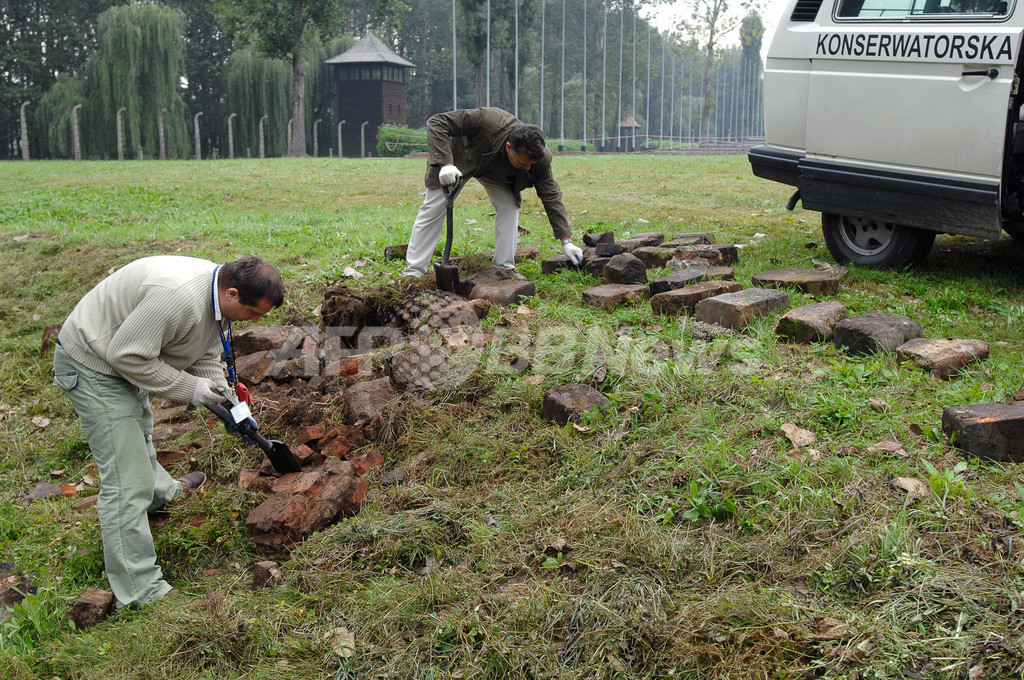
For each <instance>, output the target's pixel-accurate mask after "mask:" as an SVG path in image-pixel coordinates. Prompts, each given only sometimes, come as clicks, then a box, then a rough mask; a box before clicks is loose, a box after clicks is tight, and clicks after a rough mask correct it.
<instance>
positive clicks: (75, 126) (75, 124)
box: [71, 104, 82, 161]
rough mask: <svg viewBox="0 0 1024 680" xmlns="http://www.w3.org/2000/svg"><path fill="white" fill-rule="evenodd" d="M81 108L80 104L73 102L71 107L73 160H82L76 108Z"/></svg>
mask: <svg viewBox="0 0 1024 680" xmlns="http://www.w3.org/2000/svg"><path fill="white" fill-rule="evenodd" d="M80 108H82V105H81V104H75V105H74V106H73V107H71V141H72V144H74V146H75V160H76V161H80V160H82V141H81V139H80V138H79V136H78V109H80Z"/></svg>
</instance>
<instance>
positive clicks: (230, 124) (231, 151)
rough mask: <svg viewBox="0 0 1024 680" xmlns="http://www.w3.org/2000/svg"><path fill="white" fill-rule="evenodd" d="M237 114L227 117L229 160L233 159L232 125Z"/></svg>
mask: <svg viewBox="0 0 1024 680" xmlns="http://www.w3.org/2000/svg"><path fill="white" fill-rule="evenodd" d="M237 115H238V114H237V113H232V114H231V115H230V116H228V158H229V159H231V160H234V159H235V131H234V126H233V123H234V121H235V116H237Z"/></svg>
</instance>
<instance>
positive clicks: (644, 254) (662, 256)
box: [633, 246, 676, 269]
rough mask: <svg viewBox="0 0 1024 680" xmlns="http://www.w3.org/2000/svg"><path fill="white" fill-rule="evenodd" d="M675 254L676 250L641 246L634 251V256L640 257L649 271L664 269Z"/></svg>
mask: <svg viewBox="0 0 1024 680" xmlns="http://www.w3.org/2000/svg"><path fill="white" fill-rule="evenodd" d="M675 254H676V250H675V248H665V247H662V246H640V247H639V248H635V249H634V250H633V255H634V256H635V257H638V258H639V259H640V261H641V262H643V263H644V266H645V267H647V268H648V269H653V268H655V267H664V266H665V265H667V264H668V261H669V260H671V259H672V258H673V257H674V256H675Z"/></svg>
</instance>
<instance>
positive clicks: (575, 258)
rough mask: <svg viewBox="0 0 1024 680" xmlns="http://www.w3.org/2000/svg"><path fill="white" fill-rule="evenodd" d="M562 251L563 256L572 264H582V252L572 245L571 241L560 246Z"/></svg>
mask: <svg viewBox="0 0 1024 680" xmlns="http://www.w3.org/2000/svg"><path fill="white" fill-rule="evenodd" d="M562 250H564V251H565V256H566V257H568V258H569V261H570V262H572V263H573V264H579V263H581V262H583V250H582V249H581V248H580V247H579V246H576V245H573V243H572V241H566V242H565V244H564V245H563V246H562Z"/></svg>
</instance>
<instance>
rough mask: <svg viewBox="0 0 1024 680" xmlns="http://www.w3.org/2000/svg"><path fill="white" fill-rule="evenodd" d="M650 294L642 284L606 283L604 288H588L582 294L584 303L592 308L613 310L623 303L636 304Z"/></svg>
mask: <svg viewBox="0 0 1024 680" xmlns="http://www.w3.org/2000/svg"><path fill="white" fill-rule="evenodd" d="M649 294H650V291H649V290H648V288H647V286H644V285H642V284H631V285H630V284H620V283H606V284H604V285H602V286H595V287H594V288H588V289H587V290H585V291H583V293H582V296H583V298H582V301H583V304H585V305H590V306H591V307H600V308H601V309H611V308H612V307H614V306H615V305H617V304H621V303H623V302H636V301H638V300H643V299H645V298H646V297H647V296H648V295H649Z"/></svg>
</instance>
